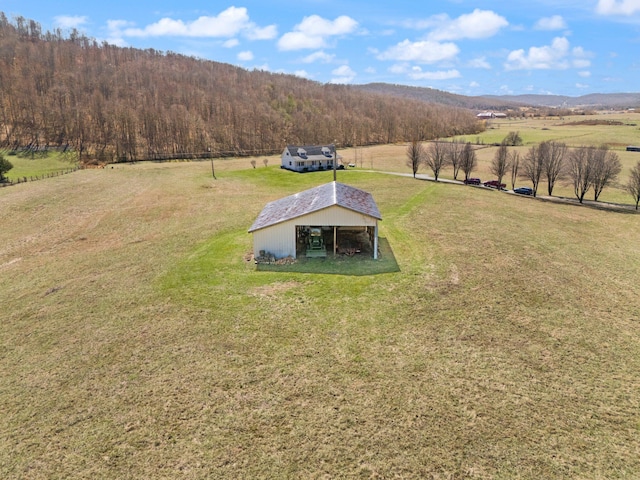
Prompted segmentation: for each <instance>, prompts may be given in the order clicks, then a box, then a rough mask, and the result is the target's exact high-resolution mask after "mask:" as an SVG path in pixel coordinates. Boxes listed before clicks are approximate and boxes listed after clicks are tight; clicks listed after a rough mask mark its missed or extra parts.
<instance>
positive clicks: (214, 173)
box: [207, 148, 217, 180]
mask: <svg viewBox="0 0 640 480" xmlns="http://www.w3.org/2000/svg"><path fill="white" fill-rule="evenodd" d="M207 150H208V151H209V158H211V175H213V179H214V180H217V178H216V171H215V170H214V169H213V155H211V148H208V149H207Z"/></svg>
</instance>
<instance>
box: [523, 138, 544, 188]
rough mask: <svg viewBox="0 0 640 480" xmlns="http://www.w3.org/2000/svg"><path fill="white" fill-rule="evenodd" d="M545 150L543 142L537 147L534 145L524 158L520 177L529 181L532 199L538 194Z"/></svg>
mask: <svg viewBox="0 0 640 480" xmlns="http://www.w3.org/2000/svg"><path fill="white" fill-rule="evenodd" d="M546 149H547V147H546V146H545V143H544V142H543V143H541V144H540V145H538V146H535V145H534V146H533V147H531V148H530V149H529V151H528V152H527V154H526V155H525V157H524V161H523V165H522V176H523V177H524V178H526V179H527V180H530V181H531V188H532V190H533V196H534V197H535V196H536V195H537V194H538V185H539V184H540V178H541V177H542V171H543V169H544V158H545V153H546Z"/></svg>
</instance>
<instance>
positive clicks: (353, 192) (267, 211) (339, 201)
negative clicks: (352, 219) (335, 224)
mask: <svg viewBox="0 0 640 480" xmlns="http://www.w3.org/2000/svg"><path fill="white" fill-rule="evenodd" d="M333 205H338V206H340V207H343V208H346V209H349V210H353V211H355V212H358V213H362V214H364V215H368V216H370V217H374V218H377V219H378V220H382V217H381V216H380V211H379V210H378V206H377V205H376V202H375V201H374V200H373V197H372V196H371V194H370V193H368V192H365V191H364V190H360V189H358V188H355V187H350V186H349V185H345V184H343V183H338V182H331V183H325V184H324V185H320V186H319V187H315V188H311V189H309V190H305V191H304V192H300V193H296V194H295V195H290V196H288V197H285V198H281V199H280V200H275V201H273V202H270V203H268V204H267V205H265V207H264V208H263V209H262V212H260V215H258V218H256V221H255V222H253V225H252V226H251V228H250V229H249V233H251V232H253V231H255V230H260V229H262V228H265V227H269V226H271V225H275V224H277V223H281V222H286V221H288V220H292V219H294V218H297V217H301V216H303V215H308V214H309V213H313V212H317V211H318V210H322V209H324V208H328V207H331V206H333Z"/></svg>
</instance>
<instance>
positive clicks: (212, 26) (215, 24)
mask: <svg viewBox="0 0 640 480" xmlns="http://www.w3.org/2000/svg"><path fill="white" fill-rule="evenodd" d="M116 22H117V21H116ZM111 25H112V26H116V27H118V28H119V29H118V33H119V35H120V36H125V37H164V36H181V37H223V38H224V37H234V36H236V35H240V34H243V35H245V36H246V37H247V38H249V39H251V40H265V39H270V38H275V37H276V35H277V29H276V27H275V26H274V25H270V26H267V27H258V26H257V25H256V24H255V23H253V22H251V21H250V20H249V15H248V14H247V9H246V8H244V7H241V8H237V7H229V8H227V9H226V10H224V11H223V12H221V13H220V14H218V15H217V16H202V17H199V18H197V19H196V20H194V21H192V22H184V21H182V20H174V19H172V18H162V19H160V20H159V21H157V22H156V23H152V24H150V25H147V26H146V27H144V28H134V27H131V26H128V27H126V28H122V26H121V25H120V26H119V25H118V24H117V23H113V24H111ZM112 31H113V30H112Z"/></svg>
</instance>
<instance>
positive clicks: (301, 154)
mask: <svg viewBox="0 0 640 480" xmlns="http://www.w3.org/2000/svg"><path fill="white" fill-rule="evenodd" d="M298 156H299V157H300V158H303V159H305V160H306V159H307V151H306V150H305V149H304V148H299V149H298Z"/></svg>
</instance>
